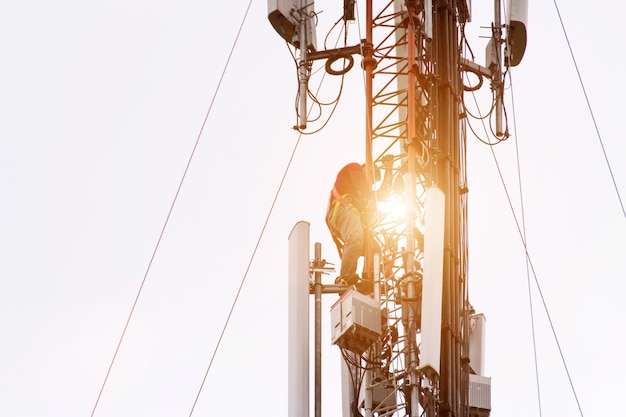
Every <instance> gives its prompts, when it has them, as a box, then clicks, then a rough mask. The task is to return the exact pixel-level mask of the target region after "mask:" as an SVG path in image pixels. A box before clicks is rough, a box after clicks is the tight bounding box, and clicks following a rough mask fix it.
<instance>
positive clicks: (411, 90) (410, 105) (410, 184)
mask: <svg viewBox="0 0 626 417" xmlns="http://www.w3.org/2000/svg"><path fill="white" fill-rule="evenodd" d="M415 12H416V11H415V10H414V9H413V8H412V7H408V10H407V13H409V14H414V13H415ZM413 21H414V19H407V22H408V26H407V30H406V36H407V60H408V62H407V65H408V67H409V72H408V74H407V139H408V141H409V144H412V143H413V141H414V140H416V138H417V129H416V126H415V119H416V114H415V113H416V108H415V107H416V103H415V98H416V88H417V82H416V79H415V75H416V74H415V73H414V72H413V71H411V68H412V67H413V65H414V63H415V44H416V38H415V31H414V28H413V27H412V26H411V22H413ZM407 159H408V173H407V176H408V177H409V178H408V181H407V189H406V198H407V216H406V222H407V225H406V252H407V262H406V273H407V275H408V276H409V279H408V282H407V296H408V298H409V300H416V299H417V283H416V279H415V277H414V276H412V274H413V273H414V272H415V265H414V259H415V236H414V233H413V231H414V230H415V198H416V195H415V183H416V172H417V164H416V155H415V147H414V146H408V147H407ZM416 304H417V303H414V302H410V306H409V317H408V319H409V334H408V342H409V346H408V348H409V362H408V363H407V365H408V366H407V368H408V370H409V375H410V383H411V394H410V402H411V417H418V416H419V415H420V411H419V407H418V405H419V385H418V381H419V374H418V372H417V367H418V364H419V358H418V352H417V342H416V337H417V311H416V307H417V305H416Z"/></svg>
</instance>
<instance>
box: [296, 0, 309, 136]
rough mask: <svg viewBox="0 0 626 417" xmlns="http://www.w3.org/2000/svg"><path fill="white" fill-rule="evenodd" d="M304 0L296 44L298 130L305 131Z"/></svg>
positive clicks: (306, 79) (306, 68) (305, 43)
mask: <svg viewBox="0 0 626 417" xmlns="http://www.w3.org/2000/svg"><path fill="white" fill-rule="evenodd" d="M306 7H307V6H306V0H300V5H299V10H298V11H299V13H298V16H300V32H299V33H298V42H299V43H300V62H299V63H298V80H299V82H300V87H299V88H298V128H299V129H306V122H307V105H306V98H307V91H308V84H309V74H308V64H307V56H306V55H307V54H306V53H307V44H308V39H307V21H308V16H307V15H306V12H305V11H306Z"/></svg>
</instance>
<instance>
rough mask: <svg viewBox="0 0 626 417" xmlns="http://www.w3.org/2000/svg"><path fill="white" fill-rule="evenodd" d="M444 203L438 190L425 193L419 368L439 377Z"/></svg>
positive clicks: (430, 189) (442, 194)
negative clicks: (428, 370)
mask: <svg viewBox="0 0 626 417" xmlns="http://www.w3.org/2000/svg"><path fill="white" fill-rule="evenodd" d="M445 201H446V196H445V194H444V193H443V191H441V190H440V189H439V188H437V187H431V188H429V189H427V190H426V198H425V208H424V277H423V281H422V339H421V340H422V344H421V349H420V350H421V356H420V369H430V370H432V371H434V372H436V373H437V375H440V370H439V368H440V358H441V307H442V303H443V245H444V231H445V208H446V207H445Z"/></svg>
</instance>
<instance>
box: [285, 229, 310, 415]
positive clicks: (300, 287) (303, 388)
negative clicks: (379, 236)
mask: <svg viewBox="0 0 626 417" xmlns="http://www.w3.org/2000/svg"><path fill="white" fill-rule="evenodd" d="M288 280H289V282H288V284H287V288H288V291H287V295H288V297H289V299H288V315H287V320H288V341H287V343H288V365H289V367H288V369H289V370H288V382H289V383H288V384H287V385H288V400H287V404H288V411H289V413H288V415H289V416H293V417H308V415H309V223H307V222H303V221H301V222H298V223H297V224H296V225H295V226H294V228H293V230H292V231H291V234H290V235H289V275H288Z"/></svg>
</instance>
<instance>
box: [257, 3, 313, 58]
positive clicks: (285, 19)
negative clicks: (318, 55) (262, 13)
mask: <svg viewBox="0 0 626 417" xmlns="http://www.w3.org/2000/svg"><path fill="white" fill-rule="evenodd" d="M300 3H301V0H267V18H268V19H269V21H270V23H271V24H272V26H273V27H274V30H276V32H278V34H279V35H280V36H281V37H282V38H283V39H284V40H286V41H287V42H288V43H290V44H291V45H293V46H295V47H296V48H299V47H300V37H299V36H298V35H299V33H300V28H301V21H302V19H304V20H305V24H306V43H307V47H308V49H309V50H311V51H315V50H317V36H316V31H315V25H314V24H313V19H312V16H313V15H314V11H315V10H314V9H313V5H314V3H313V2H310V3H307V2H302V3H305V4H304V5H302V6H301V5H300Z"/></svg>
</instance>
